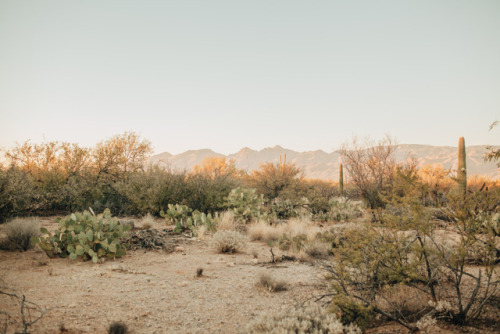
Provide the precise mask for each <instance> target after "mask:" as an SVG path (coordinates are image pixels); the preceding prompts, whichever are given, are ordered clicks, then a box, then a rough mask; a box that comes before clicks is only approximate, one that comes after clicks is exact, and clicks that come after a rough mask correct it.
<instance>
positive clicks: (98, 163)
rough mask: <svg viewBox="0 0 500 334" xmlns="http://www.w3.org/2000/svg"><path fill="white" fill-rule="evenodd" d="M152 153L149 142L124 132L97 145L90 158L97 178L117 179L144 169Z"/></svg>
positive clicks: (134, 134)
mask: <svg viewBox="0 0 500 334" xmlns="http://www.w3.org/2000/svg"><path fill="white" fill-rule="evenodd" d="M152 152H153V149H152V146H151V142H150V141H148V140H145V139H141V138H140V137H139V135H137V134H136V133H134V132H125V133H123V134H121V135H116V136H113V137H111V138H110V139H108V140H105V141H102V142H100V143H98V144H97V145H96V146H95V148H94V149H93V150H92V157H93V160H94V167H95V169H96V171H97V174H98V175H99V176H102V175H109V176H111V177H114V178H118V177H121V176H123V175H124V174H126V173H127V172H134V171H137V170H142V169H144V166H145V163H146V160H147V158H148V157H149V155H150V154H151V153H152Z"/></svg>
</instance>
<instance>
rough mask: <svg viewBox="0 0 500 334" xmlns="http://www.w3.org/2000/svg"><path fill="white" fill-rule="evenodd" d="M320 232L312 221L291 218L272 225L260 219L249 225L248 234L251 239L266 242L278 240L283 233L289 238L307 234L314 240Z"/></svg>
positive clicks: (308, 238)
mask: <svg viewBox="0 0 500 334" xmlns="http://www.w3.org/2000/svg"><path fill="white" fill-rule="evenodd" d="M318 232H320V229H319V227H317V226H316V225H315V224H314V223H313V222H312V221H310V220H305V219H290V220H289V221H288V222H284V223H281V224H275V225H270V224H269V223H268V222H266V221H263V220H260V221H258V222H257V223H255V224H251V225H249V226H248V235H249V237H250V239H251V240H262V241H264V242H270V241H276V240H278V239H279V238H280V237H282V236H283V235H286V236H287V237H289V238H294V237H297V236H301V235H305V236H306V237H307V240H308V241H309V242H312V241H314V239H315V238H316V234H317V233H318Z"/></svg>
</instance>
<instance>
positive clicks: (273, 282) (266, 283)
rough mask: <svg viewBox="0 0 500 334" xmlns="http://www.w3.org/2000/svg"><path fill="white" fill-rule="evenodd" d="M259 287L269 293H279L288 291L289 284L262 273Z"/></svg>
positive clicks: (258, 280)
mask: <svg viewBox="0 0 500 334" xmlns="http://www.w3.org/2000/svg"><path fill="white" fill-rule="evenodd" d="M257 286H258V287H261V288H263V289H265V290H267V291H269V292H279V291H285V290H287V289H288V283H287V282H286V281H285V280H278V279H276V278H274V277H273V276H271V275H270V274H268V273H264V272H262V273H260V274H259V276H258V278H257Z"/></svg>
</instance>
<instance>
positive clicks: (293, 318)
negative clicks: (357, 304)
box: [247, 302, 361, 334]
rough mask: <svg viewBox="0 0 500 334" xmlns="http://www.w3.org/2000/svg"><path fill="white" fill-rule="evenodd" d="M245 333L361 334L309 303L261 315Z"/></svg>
mask: <svg viewBox="0 0 500 334" xmlns="http://www.w3.org/2000/svg"><path fill="white" fill-rule="evenodd" d="M247 332H249V333H274V334H278V333H315V334H319V333H324V334H361V330H360V329H359V328H357V327H356V326H355V325H347V326H345V325H343V324H342V323H341V322H340V320H339V319H338V317H337V316H336V315H335V314H333V313H330V312H328V311H327V310H326V309H325V308H323V307H321V306H320V305H318V304H315V303H311V302H309V303H306V304H304V305H297V306H283V307H282V308H281V309H280V310H278V311H274V312H269V311H267V312H265V313H262V314H261V315H259V316H257V318H255V320H253V321H252V322H251V323H250V324H249V325H248V327H247Z"/></svg>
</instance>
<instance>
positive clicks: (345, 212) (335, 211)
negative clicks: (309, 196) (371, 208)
mask: <svg viewBox="0 0 500 334" xmlns="http://www.w3.org/2000/svg"><path fill="white" fill-rule="evenodd" d="M328 204H329V208H328V212H327V215H326V217H327V220H329V221H335V222H345V221H350V220H353V219H356V218H359V217H361V216H362V215H363V203H362V202H360V201H352V200H350V199H348V198H347V197H335V198H331V199H330V201H329V202H328Z"/></svg>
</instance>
